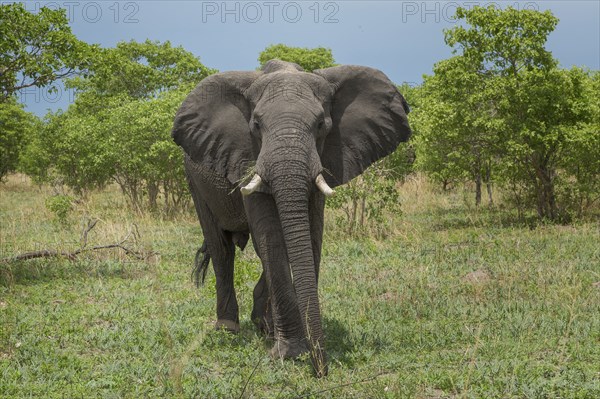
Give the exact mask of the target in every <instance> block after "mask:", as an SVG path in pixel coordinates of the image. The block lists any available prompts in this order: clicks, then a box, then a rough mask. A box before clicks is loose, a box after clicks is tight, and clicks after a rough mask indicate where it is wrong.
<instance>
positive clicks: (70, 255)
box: [0, 219, 156, 264]
mask: <svg viewBox="0 0 600 399" xmlns="http://www.w3.org/2000/svg"><path fill="white" fill-rule="evenodd" d="M97 223H98V220H97V219H95V220H93V221H89V222H88V224H87V227H86V228H85V229H84V231H83V233H82V239H81V240H82V245H81V247H80V248H78V249H76V250H74V251H71V252H69V251H60V250H55V249H43V250H40V251H32V252H25V253H23V254H19V255H15V256H12V257H9V258H4V259H0V264H3V263H4V264H6V263H13V262H17V261H22V260H29V259H37V258H67V259H69V260H71V261H74V260H77V256H78V255H79V254H82V253H84V252H90V251H98V250H103V249H112V248H118V249H120V250H122V251H123V252H125V254H126V255H129V256H133V257H134V258H136V259H139V260H144V259H147V258H148V257H150V256H152V255H155V254H156V252H153V251H148V252H145V251H137V250H134V249H131V248H128V247H126V246H125V245H124V244H125V243H126V242H127V241H128V240H129V239H130V237H131V236H132V235H133V236H134V238H136V239H137V237H139V233H138V231H137V226H136V225H135V224H134V225H132V227H131V228H130V229H129V232H127V234H126V235H125V237H124V238H123V239H122V240H121V241H119V242H117V243H113V244H106V245H96V246H93V247H89V248H88V247H87V246H86V245H87V235H88V233H89V232H90V230H92V229H93V228H94V227H95V226H96V224H97Z"/></svg>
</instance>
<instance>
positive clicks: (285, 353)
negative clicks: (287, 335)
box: [269, 338, 308, 359]
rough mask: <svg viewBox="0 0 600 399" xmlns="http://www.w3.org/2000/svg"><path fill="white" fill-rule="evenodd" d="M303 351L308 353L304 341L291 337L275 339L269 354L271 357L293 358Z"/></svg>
mask: <svg viewBox="0 0 600 399" xmlns="http://www.w3.org/2000/svg"><path fill="white" fill-rule="evenodd" d="M305 353H308V347H307V346H306V341H305V340H304V339H299V338H292V339H278V340H276V341H275V345H273V348H271V351H270V353H269V354H270V355H271V358H273V359H295V358H297V357H299V356H300V355H303V354H305Z"/></svg>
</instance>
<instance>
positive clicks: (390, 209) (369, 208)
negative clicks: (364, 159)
mask: <svg viewBox="0 0 600 399" xmlns="http://www.w3.org/2000/svg"><path fill="white" fill-rule="evenodd" d="M399 199H400V196H399V193H398V189H397V188H396V180H395V179H393V178H392V177H391V175H390V171H389V170H387V169H386V168H385V164H384V163H382V162H379V163H377V164H375V165H374V166H372V167H371V168H369V169H368V170H367V171H365V173H363V174H362V175H360V176H358V177H357V178H355V179H354V180H352V181H351V182H349V183H348V184H346V185H344V186H341V187H338V188H336V194H335V195H334V196H333V197H331V198H328V199H327V206H329V207H330V208H333V209H341V210H342V211H343V212H344V213H343V214H342V215H340V216H339V217H338V218H337V220H336V224H337V225H338V226H339V227H341V228H342V229H343V230H344V231H345V232H346V233H347V234H349V235H355V234H369V235H373V236H375V237H377V238H382V237H385V236H386V235H387V234H388V233H389V230H390V228H391V225H390V221H391V220H393V219H394V218H395V217H396V216H398V215H399V214H401V213H402V211H401V208H400V201H399Z"/></svg>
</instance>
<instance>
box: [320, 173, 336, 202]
mask: <svg viewBox="0 0 600 399" xmlns="http://www.w3.org/2000/svg"><path fill="white" fill-rule="evenodd" d="M315 183H316V184H317V187H319V190H320V191H321V192H322V193H323V194H325V196H326V197H329V196H331V195H333V194H334V193H335V191H333V190H332V189H331V187H329V185H328V184H327V182H326V181H325V178H324V177H323V175H322V174H320V173H319V176H317V178H316V179H315Z"/></svg>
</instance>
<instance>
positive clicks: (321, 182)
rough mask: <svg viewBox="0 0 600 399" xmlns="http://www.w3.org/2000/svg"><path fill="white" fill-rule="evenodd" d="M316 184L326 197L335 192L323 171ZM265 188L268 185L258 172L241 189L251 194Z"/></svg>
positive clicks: (246, 193)
mask: <svg viewBox="0 0 600 399" xmlns="http://www.w3.org/2000/svg"><path fill="white" fill-rule="evenodd" d="M315 185H316V186H317V188H318V189H319V191H320V192H322V193H323V194H324V195H325V196H326V197H329V196H331V195H333V194H334V193H335V191H333V189H332V188H331V187H329V184H327V182H326V181H325V178H324V177H323V174H322V173H319V175H318V176H317V178H316V179H315ZM265 189H266V185H265V184H264V182H263V180H262V178H261V177H260V175H259V174H258V173H256V174H255V175H254V177H252V180H250V182H249V183H248V184H246V185H245V186H244V187H242V188H241V190H240V191H241V192H242V195H250V194H252V193H254V192H265V191H266V190H265Z"/></svg>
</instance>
